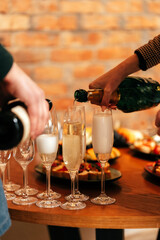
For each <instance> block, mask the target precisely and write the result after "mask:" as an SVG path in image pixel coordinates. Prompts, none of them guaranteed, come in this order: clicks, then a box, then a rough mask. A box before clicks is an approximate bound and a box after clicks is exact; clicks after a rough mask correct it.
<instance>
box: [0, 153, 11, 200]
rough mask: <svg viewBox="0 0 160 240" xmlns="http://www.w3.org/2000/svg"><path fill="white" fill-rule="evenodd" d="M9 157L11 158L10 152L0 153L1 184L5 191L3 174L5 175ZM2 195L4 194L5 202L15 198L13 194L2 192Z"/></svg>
mask: <svg viewBox="0 0 160 240" xmlns="http://www.w3.org/2000/svg"><path fill="white" fill-rule="evenodd" d="M10 157H11V151H10V150H4V151H0V170H1V173H2V183H3V188H4V189H5V177H4V173H5V169H6V165H7V162H8V161H9V159H10ZM4 193H5V197H6V199H7V200H13V199H14V198H15V194H13V193H8V192H7V191H6V190H4Z"/></svg>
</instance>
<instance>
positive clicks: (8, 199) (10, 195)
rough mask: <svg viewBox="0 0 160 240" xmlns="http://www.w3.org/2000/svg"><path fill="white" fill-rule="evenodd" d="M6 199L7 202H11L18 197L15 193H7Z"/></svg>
mask: <svg viewBox="0 0 160 240" xmlns="http://www.w3.org/2000/svg"><path fill="white" fill-rule="evenodd" d="M5 197H6V199H7V201H10V200H13V199H14V198H15V197H16V195H15V194H14V193H8V192H5Z"/></svg>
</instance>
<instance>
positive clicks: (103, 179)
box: [101, 162, 105, 194]
mask: <svg viewBox="0 0 160 240" xmlns="http://www.w3.org/2000/svg"><path fill="white" fill-rule="evenodd" d="M104 165H105V164H104V163H102V162H101V167H102V176H101V194H105V172H104Z"/></svg>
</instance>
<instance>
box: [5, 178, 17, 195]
mask: <svg viewBox="0 0 160 240" xmlns="http://www.w3.org/2000/svg"><path fill="white" fill-rule="evenodd" d="M19 188H20V185H18V184H16V183H13V182H11V181H10V182H8V183H6V184H5V185H4V189H5V190H6V191H9V192H12V191H16V190H18V189H19Z"/></svg>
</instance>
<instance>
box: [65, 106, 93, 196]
mask: <svg viewBox="0 0 160 240" xmlns="http://www.w3.org/2000/svg"><path fill="white" fill-rule="evenodd" d="M76 104H77V102H75V104H74V107H75V108H76V109H78V110H80V111H81V118H82V155H81V163H82V162H83V159H84V157H85V153H86V116H85V107H84V106H83V105H76ZM78 173H79V169H78V171H77V172H76V178H75V195H74V198H75V199H77V200H78V201H87V200H88V199H89V196H87V195H85V194H83V193H81V192H80V191H79V176H78ZM71 197H72V195H71V194H70V195H69V196H66V197H65V199H66V200H69V199H70V198H71Z"/></svg>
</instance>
